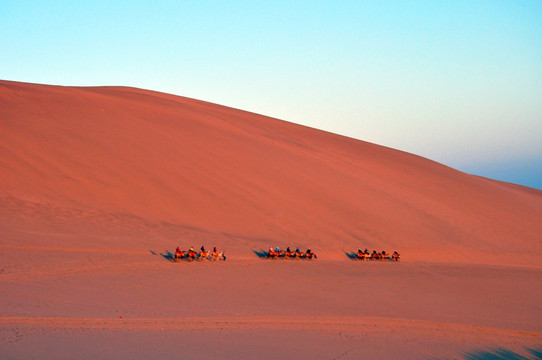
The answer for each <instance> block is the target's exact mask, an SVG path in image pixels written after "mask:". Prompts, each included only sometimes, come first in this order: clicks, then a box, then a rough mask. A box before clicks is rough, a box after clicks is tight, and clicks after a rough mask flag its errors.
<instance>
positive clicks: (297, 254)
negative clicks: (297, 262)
mask: <svg viewBox="0 0 542 360" xmlns="http://www.w3.org/2000/svg"><path fill="white" fill-rule="evenodd" d="M267 257H268V258H269V259H304V260H312V259H317V258H318V256H316V254H315V253H313V252H312V251H311V249H307V251H305V252H302V251H301V250H299V248H297V249H296V250H295V251H292V250H290V247H288V248H287V249H286V250H281V249H280V248H279V247H278V246H277V247H276V248H275V249H273V248H272V247H270V248H269V251H268V253H267Z"/></svg>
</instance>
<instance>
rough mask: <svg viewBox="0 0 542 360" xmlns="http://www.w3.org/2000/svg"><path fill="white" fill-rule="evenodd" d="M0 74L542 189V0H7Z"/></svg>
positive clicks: (1, 10)
mask: <svg viewBox="0 0 542 360" xmlns="http://www.w3.org/2000/svg"><path fill="white" fill-rule="evenodd" d="M0 39H1V40H0V79H4V80H13V81H23V82H31V83H43V84H52V85H71V86H103V85H124V86H134V87H139V88H144V89H151V90H157V91H162V92H167V93H172V94H177V95H182V96H187V97H191V98H196V99H200V100H205V101H210V102H213V103H218V104H222V105H226V106H230V107H234V108H239V109H242V110H247V111H252V112H255V113H259V114H263V115H267V116H272V117H275V118H279V119H282V120H286V121H290V122H294V123H298V124H302V125H307V126H311V127H314V128H318V129H322V130H326V131H330V132H333V133H338V134H342V135H346V136H349V137H353V138H356V139H360V140H364V141H369V142H372V143H376V144H380V145H384V146H388V147H392V148H396V149H399V150H403V151H407V152H410V153H414V154H417V155H421V156H424V157H427V158H429V159H432V160H435V161H438V162H441V163H444V164H446V165H448V166H451V167H454V168H456V169H459V170H462V171H465V172H468V173H471V174H476V175H481V176H486V177H490V178H495V179H499V180H504V181H509V182H514V183H519V184H522V185H527V186H531V187H535V188H538V189H542V1H539V0H535V1H521V0H514V1H512V0H510V1H499V0H492V1H483V0H480V1H474V0H471V1H461V0H455V1H444V0H443V1H435V0H427V1H425V0H421V1H415V0H413V1H403V0H401V1H361V0H358V1H342V0H335V1H319V0H312V1H282V0H277V1H205V0H199V1H160V0H154V1H135V0H130V1H124V0H117V1H100V0H94V1H86V0H78V1H62V0H58V1H26V0H2V1H0Z"/></svg>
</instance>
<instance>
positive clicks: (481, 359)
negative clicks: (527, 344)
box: [464, 347, 542, 360]
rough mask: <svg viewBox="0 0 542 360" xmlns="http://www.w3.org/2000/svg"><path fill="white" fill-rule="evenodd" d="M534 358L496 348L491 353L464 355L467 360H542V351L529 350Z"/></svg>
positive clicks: (484, 351) (483, 351)
mask: <svg viewBox="0 0 542 360" xmlns="http://www.w3.org/2000/svg"><path fill="white" fill-rule="evenodd" d="M527 351H528V352H530V353H531V354H532V357H531V356H529V357H525V356H522V355H520V354H517V353H515V352H513V351H510V350H508V349H504V348H500V347H499V348H496V349H492V350H489V351H486V350H482V351H477V352H472V353H467V354H465V355H464V357H465V359H467V360H542V349H538V350H534V349H527Z"/></svg>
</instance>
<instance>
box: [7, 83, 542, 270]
mask: <svg viewBox="0 0 542 360" xmlns="http://www.w3.org/2000/svg"><path fill="white" fill-rule="evenodd" d="M0 91H1V92H0V94H1V99H2V100H1V101H2V103H1V110H0V111H1V119H2V120H1V121H2V123H1V126H2V138H3V139H2V143H1V153H0V154H1V155H0V156H1V157H0V161H1V163H0V164H1V166H2V169H4V170H5V171H3V175H2V188H1V192H0V196H1V197H2V204H3V205H4V206H3V209H2V211H3V216H2V219H6V218H8V219H9V221H8V222H9V223H10V224H11V223H12V222H13V221H14V220H16V219H13V218H12V217H11V215H14V214H17V215H14V216H13V217H15V218H19V217H20V216H19V214H21V213H22V214H26V216H28V217H29V218H32V219H36V220H38V219H39V221H40V222H41V224H37V225H36V224H32V225H36V226H35V230H36V231H40V229H41V228H40V227H43V226H48V227H51V228H52V229H54V232H57V233H66V234H76V233H77V232H83V233H85V234H87V235H88V234H97V235H98V236H101V235H103V233H104V232H105V233H110V232H113V233H114V234H115V235H117V234H122V233H124V232H125V231H126V232H127V233H128V234H130V235H131V233H132V232H134V230H133V229H134V228H137V231H135V232H136V233H137V234H140V233H141V232H145V233H146V235H148V236H152V237H153V238H154V239H153V244H156V241H158V242H160V243H161V244H163V245H164V246H165V245H169V246H171V244H172V240H173V244H175V243H176V242H182V243H183V244H184V245H185V246H190V245H191V243H187V242H186V239H189V241H191V242H198V243H199V242H207V241H206V239H207V238H209V237H212V238H214V239H213V241H214V242H216V243H217V244H218V245H219V246H222V247H228V248H229V249H231V250H233V251H232V255H233V254H237V253H239V254H243V253H248V250H249V249H250V248H251V247H262V248H266V247H267V246H269V245H271V244H272V245H275V244H276V245H279V246H285V245H292V246H302V247H312V248H314V249H317V250H320V252H321V253H322V254H321V255H322V256H325V257H326V256H329V257H330V258H341V257H344V254H343V253H342V251H344V250H349V249H356V248H358V247H360V246H364V247H365V246H366V247H368V248H376V249H381V248H384V249H388V251H389V250H392V249H399V250H401V251H402V253H403V254H404V255H405V257H406V258H411V259H416V260H420V256H423V257H427V255H430V256H431V257H434V256H438V257H439V260H438V261H455V262H457V261H467V262H475V263H499V264H502V263H503V262H505V263H515V264H525V263H526V262H528V263H529V265H538V264H540V262H539V261H538V260H536V261H530V260H529V258H526V257H524V256H522V255H524V254H531V255H537V254H538V255H540V254H541V252H542V241H540V234H541V233H542V221H541V219H542V192H541V191H537V190H533V189H528V188H522V187H519V186H514V185H511V184H505V183H501V182H496V181H492V180H488V179H483V178H479V177H475V176H471V175H467V174H464V173H461V172H459V171H456V170H454V169H451V168H449V167H446V166H443V165H441V164H438V163H435V162H433V161H430V160H427V159H424V158H421V157H418V156H415V155H412V154H408V153H404V152H400V151H397V150H393V149H389V148H385V147H381V146H377V145H374V144H370V143H366V142H363V141H358V140H354V139H350V138H346V137H342V136H338V135H334V134H330V133H326V132H322V131H318V130H315V129H310V128H307V127H303V126H299V125H295V124H292V123H288V122H284V121H280V120H276V119H271V118H267V117H264V116H260V115H256V114H253V113H247V112H243V111H240V110H236V109H231V108H226V107H223V106H219V105H214V104H209V103H205V102H201V101H196V100H192V99H187V98H182V97H177V96H171V95H167V94H162V93H156V92H151V91H145V90H139V89H132V88H108V87H106V88H70V87H54V86H42V85H29V84H21V83H14V82H5V81H4V82H2V83H0ZM66 219H69V221H65V220H66ZM31 222H32V223H37V222H38V221H31ZM71 224H76V226H74V227H73V228H69V226H70V225H71ZM104 224H107V226H106V227H107V229H103V227H104ZM29 225H30V224H27V223H25V227H28V226H29ZM111 226H112V227H111ZM8 227H10V226H9V225H8ZM31 227H33V226H31ZM83 229H84V231H83ZM15 230H16V231H19V230H20V227H19V226H18V227H16V229H15ZM46 232H47V233H51V231H50V229H49V228H48V229H47V231H46ZM102 245H104V244H101V246H102ZM192 245H196V244H192ZM108 246H112V247H115V246H117V247H123V246H124V245H123V244H121V243H118V244H115V243H114V241H112V242H111V243H110V244H108ZM422 250H423V254H420V253H421V252H422ZM450 250H453V251H454V252H455V251H462V252H463V253H461V254H460V255H455V254H453V253H450ZM503 253H505V254H506V255H505V256H504V257H503V256H501V254H503ZM324 254H325V255H324ZM517 257H521V260H520V261H517Z"/></svg>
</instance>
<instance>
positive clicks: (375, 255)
mask: <svg viewBox="0 0 542 360" xmlns="http://www.w3.org/2000/svg"><path fill="white" fill-rule="evenodd" d="M400 258H401V255H399V253H398V252H397V251H394V252H393V254H391V255H390V254H388V253H386V251H385V250H382V252H376V250H373V252H372V253H369V250H367V249H365V250H364V251H361V249H359V250H358V252H357V254H356V258H355V259H357V260H391V261H399V260H400Z"/></svg>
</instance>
